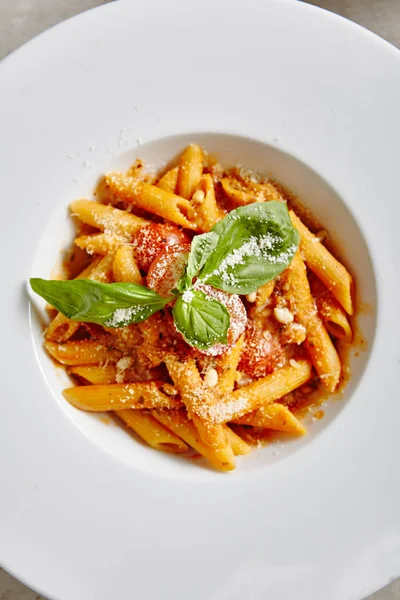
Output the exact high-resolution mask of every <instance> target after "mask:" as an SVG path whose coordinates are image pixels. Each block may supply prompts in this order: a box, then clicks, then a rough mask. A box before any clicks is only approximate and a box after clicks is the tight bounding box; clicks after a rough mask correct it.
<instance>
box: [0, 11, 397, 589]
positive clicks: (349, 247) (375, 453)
mask: <svg viewBox="0 0 400 600" xmlns="http://www.w3.org/2000/svg"><path fill="white" fill-rule="evenodd" d="M399 68H400V54H399V53H398V52H397V51H396V50H395V49H394V48H392V47H391V46H390V45H389V44H386V43H385V42H383V41H382V40H380V39H379V38H377V37H376V36H373V35H372V34H370V33H368V32H366V31H365V30H363V29H361V28H360V27H357V26H355V25H353V24H351V23H349V22H347V21H345V20H343V19H340V18H338V17H336V16H334V15H331V14H330V13H327V12H325V11H321V10H319V9H315V8H314V7H312V6H309V5H305V4H302V3H295V2H293V1H292V0H277V1H268V2H264V3H259V2H257V1H256V0H251V1H249V2H247V3H246V4H244V3H239V2H236V1H235V2H229V3H228V1H227V0H226V1H225V0H223V1H220V2H218V3H214V2H213V1H212V0H204V2H202V3H201V4H200V5H199V6H197V5H196V6H194V5H193V6H191V7H190V10H188V6H187V4H186V3H184V2H183V0H171V1H170V2H168V3H162V2H157V1H156V0H151V1H148V2H146V3H141V2H135V3H133V2H119V3H113V4H110V5H107V6H105V7H102V8H99V9H96V10H95V11H89V12H88V13H85V14H83V15H81V16H79V17H78V18H74V19H72V20H70V21H68V22H66V23H64V24H62V25H60V26H58V27H56V28H54V29H52V30H50V31H48V32H47V33H46V34H45V35H42V36H40V37H39V38H37V39H36V40H35V41H33V42H31V43H29V44H28V45H26V46H25V47H23V48H22V49H21V50H19V51H17V52H16V53H14V54H13V55H12V56H11V57H10V58H8V59H7V60H6V61H4V63H3V64H2V65H1V67H0V89H1V102H2V108H3V110H2V111H1V114H0V128H1V131H2V138H1V139H2V144H1V148H0V157H1V160H0V164H1V174H0V181H1V184H2V185H1V190H2V220H1V225H0V227H1V236H0V239H1V249H2V256H3V265H2V266H3V286H2V294H1V308H2V312H3V336H2V338H3V344H4V352H3V356H2V368H1V373H0V377H1V388H0V389H1V391H2V392H3V393H2V395H1V406H2V409H3V410H2V413H1V415H2V416H1V418H0V449H1V452H0V473H1V484H0V491H1V494H0V532H1V535H0V562H1V563H2V564H3V565H4V567H5V568H6V569H8V570H9V571H11V572H13V573H14V574H15V575H16V576H17V577H19V578H20V579H23V580H25V581H26V582H27V583H28V584H29V585H31V586H32V587H34V588H36V589H38V590H40V591H41V592H42V593H43V594H44V595H46V596H47V597H49V598H56V599H61V600H64V599H66V600H67V599H68V600H69V599H70V598H74V600H80V599H84V600H90V599H91V598H93V599H94V598H95V599H96V600H103V599H104V600H109V599H110V598H130V597H136V596H137V597H138V598H146V600H147V599H150V600H153V599H161V598H162V599H166V598H171V599H172V598H173V599H174V600H180V599H183V598H186V597H189V598H191V600H200V599H203V598H204V599H205V598H207V600H209V599H211V600H214V599H215V600H217V599H218V600H220V599H224V598H226V599H229V600H230V599H231V598H236V597H245V598H264V597H267V595H269V597H271V598H273V599H274V600H283V599H285V600H292V598H294V597H296V598H298V599H300V600H301V599H303V598H304V599H307V600H314V599H315V600H317V599H318V600H320V599H321V598H324V600H348V599H360V598H362V597H364V596H365V595H366V594H367V593H370V592H372V591H374V590H375V589H377V588H378V587H380V586H382V585H383V584H385V583H387V582H388V581H389V580H390V579H391V578H393V577H395V576H397V575H399V573H400V568H399V564H400V562H399V561H400V515H399V510H398V506H399V500H400V485H399V481H398V475H397V473H398V467H397V459H398V457H399V450H400V440H399V435H398V433H397V424H398V422H399V416H400V414H399V413H400V409H399V402H398V400H399V395H400V394H399V383H400V382H399V375H398V371H399V364H398V362H399V358H400V355H399V350H398V341H397V340H398V335H397V334H398V333H399V318H398V310H399V306H398V304H399V302H398V300H397V298H398V293H399V281H398V274H397V270H398V266H397V265H398V258H399V252H398V242H397V223H398V220H399V219H398V217H399V210H398V202H397V199H396V191H397V190H398V185H399V169H398V149H397V140H398V136H399V133H400V120H399V110H398V106H400V80H399V77H398V72H399ZM189 141H197V142H199V143H201V144H202V145H204V146H205V147H206V148H207V149H208V150H210V151H211V152H213V153H216V154H218V155H219V156H220V158H221V160H222V162H223V163H224V164H235V163H237V162H240V163H241V164H244V165H245V166H249V167H253V168H258V169H260V170H262V171H264V172H267V173H269V172H271V173H272V174H273V175H274V177H275V178H276V179H278V180H280V181H281V182H282V183H283V184H285V185H286V186H287V187H289V188H290V189H292V191H293V192H295V193H296V194H298V195H299V196H300V197H301V198H302V199H303V201H304V203H305V204H306V205H307V206H308V207H310V209H311V210H312V212H313V214H315V216H316V217H317V219H318V220H320V221H321V222H322V223H323V224H324V225H325V226H326V228H327V229H328V230H329V231H330V232H331V233H332V234H333V238H334V240H335V242H336V243H337V244H338V246H339V248H340V250H341V254H342V255H343V258H344V260H345V262H346V264H348V266H349V267H350V269H351V271H352V272H353V273H355V275H356V283H357V304H358V308H359V309H360V310H359V312H360V315H359V318H358V325H359V328H360V330H361V332H362V335H363V338H364V340H365V342H366V344H365V345H366V350H364V351H363V352H361V353H360V354H359V356H357V357H356V356H354V355H353V356H352V359H351V368H352V377H351V380H350V382H349V384H348V386H347V387H346V390H345V394H344V397H343V399H342V400H332V401H331V402H330V403H329V404H328V405H327V407H326V416H325V417H324V419H322V420H321V421H317V422H316V423H310V424H309V425H310V428H309V429H310V433H309V435H308V436H306V437H305V438H303V439H301V440H299V441H295V442H290V443H285V444H283V445H282V447H281V446H278V449H277V448H276V447H274V448H272V447H270V448H268V447H267V448H264V449H262V450H261V451H258V452H256V453H254V454H253V455H252V456H251V457H246V458H245V459H243V460H241V461H240V465H239V468H238V469H237V471H236V472H235V473H233V474H230V475H228V476H222V475H220V474H217V473H214V472H213V471H211V470H209V469H206V468H204V467H201V466H200V465H197V464H195V463H193V462H186V461H183V460H182V459H179V458H176V457H171V456H164V455H162V454H158V453H156V452H155V451H153V450H151V449H148V448H147V447H145V446H143V445H141V444H140V443H138V442H136V443H133V442H132V440H131V438H130V437H129V436H128V435H127V434H126V433H125V432H124V431H122V430H121V429H119V428H117V427H113V426H112V425H108V426H107V425H105V424H104V422H103V421H101V419H99V418H98V417H96V416H93V415H88V414H85V413H82V412H79V411H77V410H75V409H73V408H72V407H70V406H69V405H68V404H67V403H66V402H65V401H64V400H63V398H62V396H61V393H60V392H61V390H62V388H63V387H64V386H65V384H66V378H65V374H64V373H63V372H62V371H61V370H60V369H55V368H54V365H53V363H51V361H50V360H49V359H48V357H47V356H46V355H45V354H44V352H43V349H42V336H41V323H40V315H41V313H40V311H41V304H40V303H37V300H35V301H34V302H33V304H32V306H31V311H30V317H29V315H28V298H27V294H26V285H25V282H26V279H27V278H28V277H29V276H31V275H35V276H45V277H47V276H49V275H50V273H51V271H52V268H53V267H54V263H55V260H56V257H57V256H58V255H59V252H60V251H62V248H63V247H65V246H66V245H68V244H69V243H70V241H71V239H72V231H71V225H70V222H69V219H68V212H67V206H68V203H69V201H70V200H72V199H74V198H75V197H77V196H79V195H88V194H90V193H91V191H92V189H93V187H94V184H95V182H96V179H97V178H98V176H99V175H101V174H102V173H103V172H104V171H105V170H110V169H112V168H124V167H125V166H127V165H128V164H130V163H131V162H132V159H134V158H135V157H137V156H140V157H142V158H144V159H146V160H148V161H149V162H150V163H151V164H153V165H154V166H155V167H158V166H161V165H162V164H164V163H165V162H166V161H168V160H169V159H170V158H171V156H173V155H175V154H176V153H177V152H179V151H180V150H181V149H182V148H183V147H184V146H185V144H187V143H188V142H189ZM396 294H397V295H396ZM46 383H47V385H46ZM82 433H83V434H84V435H81V434H82Z"/></svg>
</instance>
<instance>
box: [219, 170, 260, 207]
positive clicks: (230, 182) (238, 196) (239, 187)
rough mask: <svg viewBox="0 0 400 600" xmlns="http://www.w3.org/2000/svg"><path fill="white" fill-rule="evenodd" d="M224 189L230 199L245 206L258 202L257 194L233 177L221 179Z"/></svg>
mask: <svg viewBox="0 0 400 600" xmlns="http://www.w3.org/2000/svg"><path fill="white" fill-rule="evenodd" d="M221 184H222V189H223V190H224V192H225V194H226V195H227V196H228V198H229V199H230V200H232V201H233V202H235V204H239V205H240V206H244V205H245V204H252V202H257V198H256V195H255V194H254V193H253V192H252V191H251V190H249V189H246V188H245V187H244V185H243V184H242V183H240V182H239V181H238V180H237V179H234V178H233V177H224V178H223V179H222V180H221Z"/></svg>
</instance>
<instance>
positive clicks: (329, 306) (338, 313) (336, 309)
mask: <svg viewBox="0 0 400 600" xmlns="http://www.w3.org/2000/svg"><path fill="white" fill-rule="evenodd" d="M310 288H311V293H312V295H313V297H314V298H315V302H316V304H317V309H318V312H319V314H320V315H321V317H322V319H323V321H324V323H325V327H326V329H327V330H328V332H329V333H330V334H331V335H333V337H336V338H338V339H339V340H343V341H344V342H347V343H350V342H351V340H352V339H353V332H352V330H351V325H350V323H349V319H348V318H347V315H346V313H345V311H344V309H343V308H342V306H341V305H340V304H339V302H338V301H337V300H336V298H335V297H334V296H333V294H332V293H331V292H330V291H329V290H328V288H326V287H325V286H324V284H323V283H322V281H321V280H320V279H318V277H311V278H310Z"/></svg>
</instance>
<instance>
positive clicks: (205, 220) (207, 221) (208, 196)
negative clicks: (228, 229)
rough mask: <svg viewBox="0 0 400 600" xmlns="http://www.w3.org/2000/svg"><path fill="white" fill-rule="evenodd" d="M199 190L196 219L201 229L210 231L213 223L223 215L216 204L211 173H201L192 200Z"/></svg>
mask: <svg viewBox="0 0 400 600" xmlns="http://www.w3.org/2000/svg"><path fill="white" fill-rule="evenodd" d="M199 192H200V193H201V194H200V201H199V202H197V203H196V221H197V224H198V226H199V228H200V229H201V231H210V229H211V228H212V227H213V226H214V225H215V223H217V222H218V221H219V220H220V219H222V218H223V217H224V216H225V215H224V213H223V212H222V211H221V210H220V209H219V208H218V206H217V201H216V198H215V190H214V182H213V180H212V177H211V175H209V174H207V175H203V177H202V178H201V181H200V184H199V188H198V191H197V192H196V193H195V195H194V196H193V202H194V201H195V199H196V194H198V193H199ZM203 195H204V198H203Z"/></svg>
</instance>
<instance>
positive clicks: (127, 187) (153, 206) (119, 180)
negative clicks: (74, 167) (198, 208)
mask: <svg viewBox="0 0 400 600" xmlns="http://www.w3.org/2000/svg"><path fill="white" fill-rule="evenodd" d="M106 178H107V183H108V185H109V187H110V188H111V190H112V191H113V192H114V193H115V195H116V196H118V197H119V198H120V199H121V200H124V201H125V202H127V203H129V204H133V205H134V206H138V207H139V208H142V209H145V210H147V211H150V212H152V213H154V214H155V215H158V216H159V217H163V218H164V219H167V220H168V221H172V222H173V223H177V224H178V225H181V226H182V227H186V228H187V229H196V228H197V226H196V224H195V220H194V214H193V208H192V205H191V203H190V202H189V201H188V200H186V199H185V198H182V197H181V196H177V195H176V194H173V193H172V192H168V191H166V190H163V189H161V188H159V187H157V186H155V185H150V184H148V183H142V182H138V181H135V180H134V179H132V178H131V177H127V176H126V175H123V174H121V173H110V174H109V175H106Z"/></svg>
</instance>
